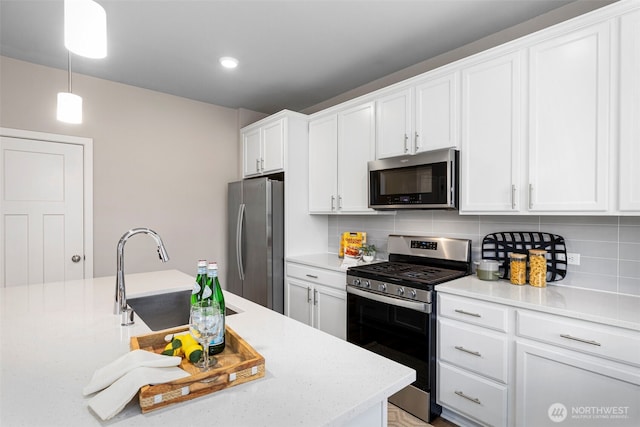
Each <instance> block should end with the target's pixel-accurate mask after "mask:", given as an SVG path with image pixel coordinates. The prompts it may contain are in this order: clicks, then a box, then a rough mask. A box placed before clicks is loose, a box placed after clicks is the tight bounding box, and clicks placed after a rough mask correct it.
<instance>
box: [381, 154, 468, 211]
mask: <svg viewBox="0 0 640 427" xmlns="http://www.w3.org/2000/svg"><path fill="white" fill-rule="evenodd" d="M458 160H459V153H458V151H457V150H455V149H452V148H451V149H444V150H434V151H425V152H423V153H418V154H414V155H407V156H401V157H392V158H389V159H382V160H373V161H370V162H369V164H368V166H369V207H370V208H373V209H457V208H458V174H459V171H458Z"/></svg>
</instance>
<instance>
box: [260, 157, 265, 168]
mask: <svg viewBox="0 0 640 427" xmlns="http://www.w3.org/2000/svg"><path fill="white" fill-rule="evenodd" d="M260 170H261V171H264V158H262V157H260Z"/></svg>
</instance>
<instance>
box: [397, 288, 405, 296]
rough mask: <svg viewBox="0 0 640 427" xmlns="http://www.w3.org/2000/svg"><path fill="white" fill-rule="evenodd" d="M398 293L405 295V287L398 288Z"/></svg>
mask: <svg viewBox="0 0 640 427" xmlns="http://www.w3.org/2000/svg"><path fill="white" fill-rule="evenodd" d="M397 292H398V295H400V296H402V295H404V288H398V291H397Z"/></svg>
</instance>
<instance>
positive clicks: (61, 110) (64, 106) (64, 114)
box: [57, 52, 82, 124]
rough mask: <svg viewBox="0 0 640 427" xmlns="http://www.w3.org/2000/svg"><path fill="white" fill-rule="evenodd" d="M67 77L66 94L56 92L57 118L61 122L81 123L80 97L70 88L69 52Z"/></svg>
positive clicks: (69, 56) (69, 55)
mask: <svg viewBox="0 0 640 427" xmlns="http://www.w3.org/2000/svg"><path fill="white" fill-rule="evenodd" d="M67 66H68V68H67V76H68V77H69V86H68V90H69V91H68V92H58V113H57V118H58V120H59V121H61V122H65V123H73V124H79V123H82V97H80V96H78V95H74V93H73V90H72V86H71V52H67Z"/></svg>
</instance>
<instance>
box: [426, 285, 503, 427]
mask: <svg viewBox="0 0 640 427" xmlns="http://www.w3.org/2000/svg"><path fill="white" fill-rule="evenodd" d="M508 311H509V310H508V307H505V306H502V305H499V304H492V303H488V302H484V301H480V300H474V299H470V298H464V297H459V296H454V295H447V294H438V332H437V333H438V368H437V384H438V385H437V392H436V393H437V401H438V403H439V404H440V405H442V406H443V407H445V408H447V409H450V410H452V411H454V412H456V413H459V414H461V415H463V416H464V417H466V418H469V419H471V420H473V421H475V422H476V423H479V424H482V425H490V426H507V425H509V424H508V422H507V421H508V419H507V415H508V386H507V384H508V373H509V366H510V363H509V357H508V356H509V351H508V350H509V348H508V337H507V334H506V333H505V332H506V331H508V326H509V324H508V316H507V313H508Z"/></svg>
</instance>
